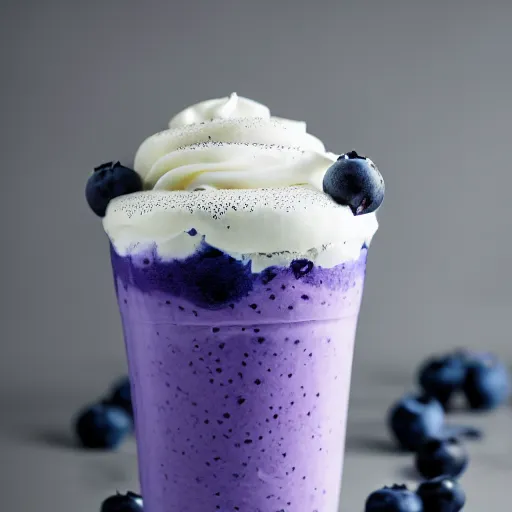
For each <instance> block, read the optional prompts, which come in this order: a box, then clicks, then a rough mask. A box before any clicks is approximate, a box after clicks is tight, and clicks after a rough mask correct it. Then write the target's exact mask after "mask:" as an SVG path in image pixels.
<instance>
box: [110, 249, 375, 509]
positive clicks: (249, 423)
mask: <svg viewBox="0 0 512 512" xmlns="http://www.w3.org/2000/svg"><path fill="white" fill-rule="evenodd" d="M112 261H113V267H114V274H115V278H116V287H117V293H118V301H119V306H120V310H121V316H122V320H123V328H124V333H125V341H126V348H127V353H128V361H129V367H130V376H131V382H132V393H133V401H134V409H135V418H136V431H137V440H138V452H139V468H140V476H141V486H142V491H143V495H144V506H145V510H146V512H173V511H175V510H180V512H209V511H212V512H215V511H217V510H221V511H239V512H278V511H281V510H286V511H287V512H314V511H317V512H336V511H337V506H338V495H339V489H340V482H341V470H342V462H343V446H344V436H345V427H346V413H347V405H348V396H349V388H350V371H351V365H352V353H353V343H354V337H355V331H356V324H357V315H358V312H359V305H360V302H361V296H362V290H363V282H364V273H365V262H366V249H363V250H362V252H361V256H360V258H359V259H358V260H357V261H352V262H346V263H344V264H341V265H338V266H336V267H334V268H331V269H324V268H320V267H316V266H314V265H313V264H312V263H311V262H309V261H306V260H302V261H296V262H293V263H292V265H290V266H289V267H286V268H283V267H271V268H268V269H266V270H265V271H263V272H261V273H253V272H251V267H250V264H243V263H241V262H239V261H237V260H234V259H233V258H230V257H229V256H227V255H225V254H224V253H222V252H221V251H218V250H216V249H213V248H209V247H205V248H204V249H203V250H202V251H200V252H198V253H197V254H195V255H194V256H191V257H189V258H187V259H185V260H171V261H163V260H161V259H160V258H158V257H157V256H156V252H155V251H152V252H148V253H146V254H141V255H138V256H136V257H134V256H128V257H121V256H119V255H118V254H116V253H115V251H112Z"/></svg>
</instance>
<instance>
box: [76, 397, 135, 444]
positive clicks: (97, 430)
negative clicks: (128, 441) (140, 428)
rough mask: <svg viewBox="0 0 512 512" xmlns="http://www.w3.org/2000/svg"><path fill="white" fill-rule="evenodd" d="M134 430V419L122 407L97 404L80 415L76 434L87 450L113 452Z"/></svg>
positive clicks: (77, 420)
mask: <svg viewBox="0 0 512 512" xmlns="http://www.w3.org/2000/svg"><path fill="white" fill-rule="evenodd" d="M131 430H132V419H131V417H130V416H129V414H128V413H127V412H126V411H125V410H124V409H121V408H120V407H115V406H113V405H109V404H103V403H101V404H96V405H92V406H90V407H87V408H86V409H84V410H83V411H81V412H80V413H79V415H78V416H77V418H76V420H75V432H76V435H77V437H78V440H79V441H80V444H81V445H82V446H84V447H85V448H92V449H101V450H113V449H114V448H117V447H118V446H119V444H120V443H121V442H122V441H123V440H124V439H125V438H126V436H127V435H128V434H129V433H130V432H131Z"/></svg>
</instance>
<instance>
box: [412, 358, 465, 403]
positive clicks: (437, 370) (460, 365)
mask: <svg viewBox="0 0 512 512" xmlns="http://www.w3.org/2000/svg"><path fill="white" fill-rule="evenodd" d="M466 370H467V367H466V361H465V359H464V358H463V357H461V354H460V353H454V354H448V355H445V356H441V357H433V358H431V359H428V360H427V361H426V362H425V363H424V364H423V365H422V366H421V367H420V369H419V375H418V381H419V384H420V386H421V388H422V389H423V391H424V392H425V393H426V394H428V395H430V396H432V397H434V398H436V399H437V400H439V402H440V403H441V405H442V406H443V407H444V408H445V409H448V408H449V406H450V401H451V400H452V398H453V397H454V395H456V394H457V393H459V392H460V391H461V390H462V386H463V384H464V379H465V378H466Z"/></svg>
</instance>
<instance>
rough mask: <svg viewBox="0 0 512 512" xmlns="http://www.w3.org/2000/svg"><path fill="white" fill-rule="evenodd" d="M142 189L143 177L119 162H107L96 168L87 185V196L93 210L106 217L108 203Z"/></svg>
mask: <svg viewBox="0 0 512 512" xmlns="http://www.w3.org/2000/svg"><path fill="white" fill-rule="evenodd" d="M141 190H142V180H141V177H140V176H139V175H138V174H137V173H136V172H135V171H133V170H132V169H129V168H128V167H124V166H122V165H121V164H120V163H119V162H107V163H105V164H103V165H100V166H99V167H96V168H95V169H94V173H93V174H91V176H90V178H89V180H88V181H87V185H86V187H85V198H86V199H87V202H88V203H89V206H90V207H91V210H92V211H93V212H94V213H95V214H96V215H98V216H99V217H104V216H105V212H106V211H107V206H108V203H110V201H111V200H112V199H114V197H119V196H124V195H125V194H131V193H133V192H139V191H141Z"/></svg>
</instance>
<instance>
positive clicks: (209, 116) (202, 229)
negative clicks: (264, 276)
mask: <svg viewBox="0 0 512 512" xmlns="http://www.w3.org/2000/svg"><path fill="white" fill-rule="evenodd" d="M336 158H337V155H334V154H333V153H329V152H327V151H326V150H325V147H324V145H323V143H322V142H321V141H320V140H319V139H317V138H316V137H314V136H313V135H311V134H309V133H307V131H306V124H305V123H303V122H299V121H292V120H289V119H283V118H279V117H274V116H271V115H270V111H269V109H268V108H267V107H266V106H264V105H262V104H260V103H257V102H255V101H252V100H249V99H246V98H242V97H239V96H237V95H236V94H235V93H233V94H232V95H231V96H230V97H228V98H221V99H214V100H208V101H203V102H201V103H198V104H196V105H193V106H191V107H189V108H187V109H185V110H183V111H182V112H180V113H179V114H177V115H176V116H175V117H173V118H172V119H171V121H170V123H169V129H168V130H165V131H163V132H160V133H157V134H155V135H152V136H151V137H149V138H148V139H146V140H145V141H144V142H143V143H142V145H141V146H140V148H139V150H138V151H137V154H136V157H135V164H134V168H135V170H136V171H137V172H138V173H139V174H140V176H141V177H142V180H143V182H144V188H145V190H144V191H142V192H138V193H134V194H128V195H126V196H121V197H118V198H115V199H113V200H112V201H111V202H110V204H109V206H108V209H107V214H106V216H105V218H104V220H103V225H104V228H105V230H106V232H107V234H108V235H109V237H110V240H111V242H112V244H113V245H114V247H115V249H116V251H117V252H118V253H119V254H121V255H126V254H135V253H138V252H141V251H144V250H147V249H148V248H154V247H155V244H156V249H157V251H158V253H159V255H160V256H162V257H164V258H185V257H187V256H188V255H190V254H192V253H194V252H195V251H196V250H197V249H198V247H200V245H201V244H202V243H203V241H205V242H206V243H209V244H210V245H212V246H214V247H216V248H218V249H221V250H223V251H224V252H226V253H228V254H230V255H232V256H233V257H235V258H237V259H241V260H244V261H251V265H252V269H253V271H256V272H257V271H260V270H262V269H264V268H266V267H268V266H272V265H285V266H286V265H288V264H289V263H290V262H291V261H293V260H294V259H299V258H307V259H309V260H311V261H314V262H315V263H316V264H318V265H320V266H324V267H331V266H334V265H337V264H338V263H340V262H342V261H347V260H351V259H357V258H358V257H359V254H360V251H361V246H362V245H363V244H369V243H370V241H371V239H372V237H373V235H374V233H375V231H376V230H377V226H378V224H377V219H376V216H375V214H373V213H371V214H367V215H361V216H354V215H353V214H352V211H351V210H350V208H349V207H348V206H342V205H339V204H337V203H336V202H335V201H334V200H333V199H332V198H331V197H330V196H328V195H327V194H325V193H324V192H323V190H322V181H323V177H324V175H325V172H326V170H327V169H328V168H329V167H330V166H331V165H332V163H333V162H334V161H335V160H336ZM190 233H194V235H191V234H190Z"/></svg>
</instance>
